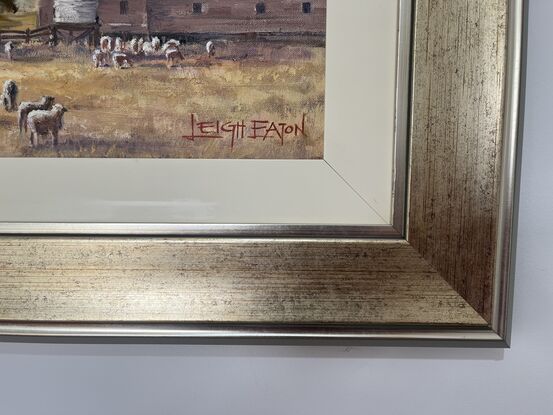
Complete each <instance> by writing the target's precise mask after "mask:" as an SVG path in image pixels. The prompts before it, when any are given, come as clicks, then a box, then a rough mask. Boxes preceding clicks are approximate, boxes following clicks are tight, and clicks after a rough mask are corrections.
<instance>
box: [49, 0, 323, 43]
mask: <svg viewBox="0 0 553 415" xmlns="http://www.w3.org/2000/svg"><path fill="white" fill-rule="evenodd" d="M38 15H39V25H40V26H45V25H50V24H52V23H60V24H63V23H78V24H86V23H90V24H93V23H94V22H95V21H98V22H99V23H100V24H101V31H102V32H103V33H105V34H110V33H118V34H130V35H131V34H132V35H138V34H140V35H202V34H213V35H225V34H236V35H239V34H246V35H247V34H304V33H307V34H324V33H325V28H326V0H311V1H303V0H204V1H198V0H196V1H188V0H122V1H114V0H39V8H38Z"/></svg>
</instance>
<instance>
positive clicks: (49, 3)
mask: <svg viewBox="0 0 553 415" xmlns="http://www.w3.org/2000/svg"><path fill="white" fill-rule="evenodd" d="M53 22H54V0H39V2H38V26H39V27H42V26H49V25H51V24H52V23H53Z"/></svg>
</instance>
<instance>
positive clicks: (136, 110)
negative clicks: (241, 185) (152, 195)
mask: <svg viewBox="0 0 553 415" xmlns="http://www.w3.org/2000/svg"><path fill="white" fill-rule="evenodd" d="M325 44H326V0H312V1H298V0H203V1H194V2H192V1H187V0H122V1H117V0H15V1H12V0H5V1H1V2H0V45H1V51H0V81H1V83H2V85H1V87H2V107H1V108H0V157H50V158H57V157H68V158H81V157H83V158H85V157H86V158H181V159H186V158H189V159H321V158H322V157H323V150H324V116H325V114H324V108H325Z"/></svg>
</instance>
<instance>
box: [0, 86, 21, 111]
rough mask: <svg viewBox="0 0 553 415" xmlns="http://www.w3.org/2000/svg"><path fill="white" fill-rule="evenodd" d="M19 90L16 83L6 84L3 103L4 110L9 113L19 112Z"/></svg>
mask: <svg viewBox="0 0 553 415" xmlns="http://www.w3.org/2000/svg"><path fill="white" fill-rule="evenodd" d="M18 93H19V88H18V87H17V84H16V83H15V81H12V80H9V81H6V82H4V88H3V91H2V103H3V104H4V109H5V110H6V111H8V112H11V111H17V94H18Z"/></svg>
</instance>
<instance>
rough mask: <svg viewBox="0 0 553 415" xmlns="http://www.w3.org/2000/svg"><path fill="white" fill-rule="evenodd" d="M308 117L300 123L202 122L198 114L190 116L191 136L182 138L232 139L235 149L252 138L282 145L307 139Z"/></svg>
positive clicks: (303, 117)
mask: <svg viewBox="0 0 553 415" xmlns="http://www.w3.org/2000/svg"><path fill="white" fill-rule="evenodd" d="M306 119H307V115H306V114H303V116H302V119H301V121H300V122H299V123H289V122H277V121H270V120H249V121H244V120H242V121H221V120H217V121H202V120H200V119H199V118H198V117H197V116H196V114H190V131H191V132H190V135H184V136H182V138H184V139H186V140H190V141H195V140H199V139H230V147H231V148H233V147H234V145H235V144H236V142H237V141H238V140H243V139H245V138H250V139H253V140H263V141H265V140H267V139H277V140H279V141H280V144H281V145H284V142H285V140H286V139H288V138H298V137H301V138H305V137H307V135H306V134H305V122H306Z"/></svg>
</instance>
